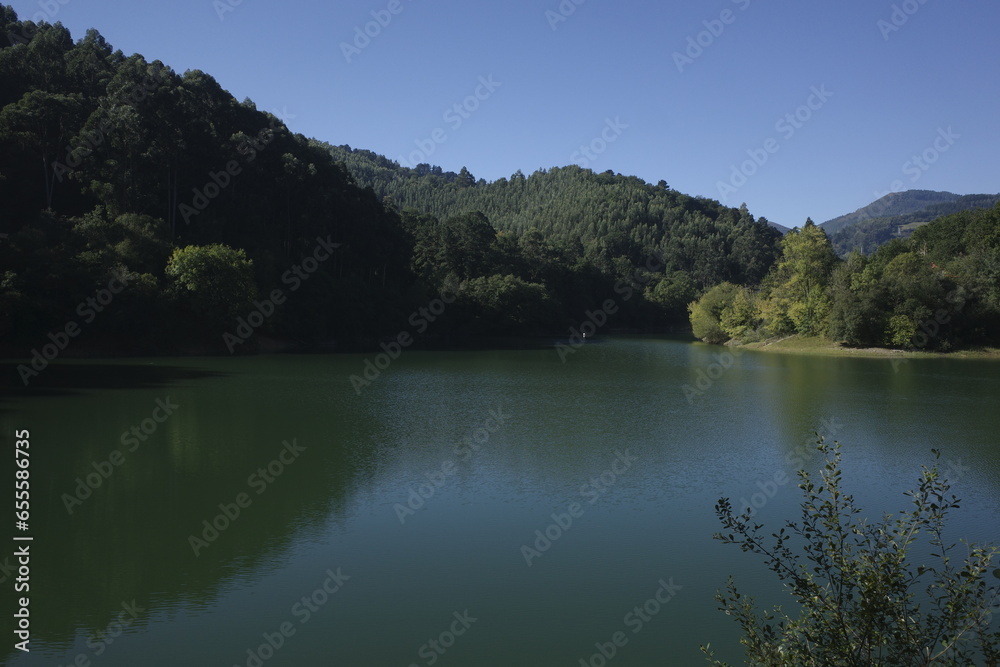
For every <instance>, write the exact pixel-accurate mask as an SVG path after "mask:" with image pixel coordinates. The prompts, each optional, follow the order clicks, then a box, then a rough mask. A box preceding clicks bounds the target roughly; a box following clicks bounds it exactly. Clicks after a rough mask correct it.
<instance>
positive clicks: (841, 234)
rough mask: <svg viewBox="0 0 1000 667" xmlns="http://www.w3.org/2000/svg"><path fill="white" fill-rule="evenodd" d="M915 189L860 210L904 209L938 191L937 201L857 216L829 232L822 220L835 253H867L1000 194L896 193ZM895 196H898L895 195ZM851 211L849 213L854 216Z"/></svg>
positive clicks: (999, 198)
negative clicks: (904, 211) (874, 215)
mask: <svg viewBox="0 0 1000 667" xmlns="http://www.w3.org/2000/svg"><path fill="white" fill-rule="evenodd" d="M911 193H917V194H918V196H915V197H908V198H902V199H901V200H896V201H894V200H888V197H890V196H891V195H887V196H886V197H883V198H882V199H880V200H878V201H877V202H875V203H873V204H871V205H869V206H866V207H865V208H863V209H859V211H867V212H868V213H872V212H875V211H879V210H883V209H884V210H897V211H900V210H905V209H906V208H907V207H909V206H910V205H916V204H918V203H919V202H921V201H927V200H928V199H929V197H928V195H932V196H933V195H941V196H943V197H942V199H940V200H939V201H937V202H935V203H932V204H929V205H927V206H924V207H923V208H920V209H917V210H913V211H910V212H906V213H896V214H891V213H883V214H882V215H880V216H877V217H869V218H860V219H856V220H855V221H854V222H849V223H848V224H846V225H844V226H841V227H840V229H839V230H838V231H835V232H833V233H830V230H829V229H828V227H827V225H829V223H824V229H826V231H827V233H828V234H830V241H831V243H832V244H833V248H834V250H835V251H836V252H837V254H838V255H840V256H842V257H846V256H847V255H849V254H850V253H851V252H853V251H854V250H858V251H860V252H861V253H863V254H866V255H870V254H871V253H873V252H875V250H877V249H878V247H879V246H881V245H882V244H884V243H888V242H889V241H891V240H892V239H895V238H908V237H909V236H910V235H911V234H912V233H913V232H914V230H915V229H917V228H918V227H920V226H921V225H925V224H927V223H928V222H932V221H933V220H936V219H937V218H940V217H941V216H944V215H951V214H953V213H958V212H960V211H967V210H970V209H977V208H991V207H993V206H994V205H995V204H996V203H997V202H998V201H1000V195H962V196H959V195H953V194H952V193H950V192H927V191H926V190H923V191H921V190H911V191H910V192H900V193H898V194H899V195H907V194H911ZM897 199H898V198H897ZM887 200H888V201H887ZM856 213H858V212H857V211H856V212H855V213H852V214H851V216H855V214H856ZM848 217H850V216H841V217H840V218H835V219H834V220H833V221H831V222H834V221H837V220H843V219H844V218H848Z"/></svg>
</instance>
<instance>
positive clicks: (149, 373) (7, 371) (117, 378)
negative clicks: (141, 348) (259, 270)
mask: <svg viewBox="0 0 1000 667" xmlns="http://www.w3.org/2000/svg"><path fill="white" fill-rule="evenodd" d="M18 366H19V364H18V363H14V362H2V363H0V411H3V407H2V406H3V405H4V404H6V403H9V402H10V401H11V400H13V399H17V398H21V397H24V398H39V397H45V396H71V395H74V394H79V393H82V392H85V391H92V390H95V389H148V388H152V387H163V386H166V385H170V384H173V383H175V382H180V381H184V380H202V379H206V378H213V377H222V376H224V375H226V374H225V373H219V372H216V371H207V370H202V369H197V368H188V367H183V366H161V365H156V364H152V363H145V364H108V363H86V362H84V363H74V362H69V363H59V364H49V366H48V367H47V368H46V369H45V370H43V371H41V372H39V373H38V375H35V376H31V377H30V378H29V379H28V386H25V385H24V382H23V381H22V380H21V375H20V373H19V371H18Z"/></svg>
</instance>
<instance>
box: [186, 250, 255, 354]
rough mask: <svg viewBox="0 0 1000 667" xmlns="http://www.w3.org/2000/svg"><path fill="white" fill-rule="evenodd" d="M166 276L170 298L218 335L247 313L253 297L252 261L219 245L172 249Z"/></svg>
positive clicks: (239, 251)
mask: <svg viewBox="0 0 1000 667" xmlns="http://www.w3.org/2000/svg"><path fill="white" fill-rule="evenodd" d="M166 274H167V276H168V277H169V278H170V279H171V281H172V284H171V287H172V290H173V293H174V295H175V296H176V297H177V298H178V299H180V301H181V302H182V303H183V304H186V305H187V306H188V307H189V308H190V310H191V311H192V312H193V314H195V315H196V316H198V317H200V318H201V319H202V321H203V322H204V324H205V325H206V326H207V328H209V329H210V330H211V331H212V332H213V333H214V332H217V333H219V335H221V334H222V330H223V329H225V328H226V327H227V326H230V325H231V324H233V323H234V320H235V319H236V318H237V317H238V316H239V315H241V314H245V313H246V311H247V310H249V308H250V306H251V303H252V301H253V298H254V297H255V296H256V294H257V290H256V286H255V284H254V277H253V262H251V261H250V260H249V259H247V256H246V253H245V252H244V251H243V250H234V249H233V248H230V247H229V246H226V245H222V244H221V243H213V244H212V245H208V246H187V247H185V248H178V249H176V250H174V252H173V254H172V255H171V256H170V261H169V262H167V268H166Z"/></svg>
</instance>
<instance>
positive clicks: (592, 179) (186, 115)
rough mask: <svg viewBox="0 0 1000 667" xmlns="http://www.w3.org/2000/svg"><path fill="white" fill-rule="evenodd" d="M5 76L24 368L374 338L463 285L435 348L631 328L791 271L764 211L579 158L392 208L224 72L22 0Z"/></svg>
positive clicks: (10, 227)
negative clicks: (235, 89)
mask: <svg viewBox="0 0 1000 667" xmlns="http://www.w3.org/2000/svg"><path fill="white" fill-rule="evenodd" d="M0 84H2V85H0V201H2V203H3V217H2V231H0V234H2V235H0V267H2V268H0V271H2V275H0V340H3V341H4V343H5V347H6V348H7V351H8V353H13V354H17V355H18V356H21V355H24V354H25V353H27V352H28V351H29V350H43V351H44V350H46V349H47V350H49V351H52V350H55V349H56V348H54V347H52V346H53V345H55V346H56V347H58V348H59V349H62V347H64V346H63V345H61V343H63V342H65V341H66V340H67V338H70V339H75V338H76V337H77V336H80V337H81V339H83V338H86V339H88V344H87V345H88V347H89V348H95V347H96V348H99V349H100V350H102V351H105V350H106V351H108V352H111V351H114V352H125V353H138V352H176V351H184V350H199V351H201V350H205V349H206V348H208V349H216V350H219V351H225V350H226V349H229V350H232V351H249V350H253V349H256V348H257V346H258V345H259V344H260V343H261V341H263V340H266V339H272V338H273V339H279V340H281V341H284V342H293V343H299V344H302V345H304V346H311V345H315V344H318V343H326V342H329V341H336V343H337V344H343V345H354V344H362V345H373V344H376V343H377V341H378V340H380V339H381V338H382V337H384V336H393V335H395V334H396V333H397V332H399V331H400V330H401V329H403V328H405V327H407V322H408V316H409V315H410V314H411V313H413V312H415V311H416V310H417V309H419V308H420V307H421V306H425V305H426V304H428V303H431V302H432V301H433V300H434V299H435V298H436V297H437V296H438V295H440V294H441V293H442V291H445V290H446V291H447V293H448V294H449V295H451V296H454V300H452V301H451V303H450V305H449V306H448V308H447V311H446V312H445V313H443V314H442V315H441V316H440V317H437V318H436V320H435V322H434V324H433V330H432V331H430V332H429V333H428V336H437V337H441V338H445V339H449V338H451V339H454V338H456V337H457V336H460V335H464V334H474V333H489V334H504V335H506V334H531V333H541V332H546V333H555V332H562V333H565V331H566V328H567V327H569V326H571V325H573V324H578V323H579V322H580V321H581V319H582V317H583V315H584V313H585V312H586V311H587V310H588V309H592V308H595V307H597V306H598V305H599V304H601V303H603V301H604V300H605V299H607V298H612V297H615V298H619V299H620V300H621V301H622V302H623V303H622V308H621V310H620V313H619V314H617V315H616V316H615V321H614V324H613V326H615V327H644V328H648V327H661V326H668V325H670V324H671V323H674V324H686V304H687V303H688V302H689V301H690V300H691V299H693V298H695V297H696V296H697V295H698V293H700V292H701V291H702V290H703V289H705V288H707V287H708V286H710V285H712V284H714V283H717V282H719V281H720V280H733V281H740V282H748V283H753V282H756V281H759V280H760V279H761V278H762V277H763V276H764V275H766V274H767V272H768V270H769V269H770V267H771V265H772V264H773V263H774V261H775V259H776V258H777V256H778V242H779V240H780V234H779V233H778V232H776V231H775V230H773V229H772V228H771V227H769V226H768V225H767V224H766V222H765V221H763V220H755V219H754V217H753V216H752V215H750V213H749V212H748V211H747V210H746V208H745V207H744V208H742V209H740V210H737V209H728V208H725V207H723V206H721V205H720V204H718V203H717V202H713V201H710V200H704V199H697V198H691V197H686V196H684V195H682V194H680V193H676V192H674V191H673V190H671V189H669V188H668V187H667V186H666V184H665V183H661V184H659V185H657V186H653V185H649V184H646V183H644V182H643V181H641V180H640V179H635V178H626V177H622V176H615V175H612V174H593V173H592V172H589V171H585V170H580V169H578V168H575V167H570V168H566V169H556V170H552V171H550V172H539V173H537V174H534V175H532V176H531V177H523V176H519V175H515V177H514V178H512V179H510V180H509V181H508V180H506V179H503V180H502V182H498V183H494V184H487V183H485V182H484V181H476V180H475V179H473V178H472V177H471V175H469V174H468V173H467V172H464V173H463V174H454V175H451V176H449V175H446V174H444V173H443V172H441V170H440V169H435V168H431V167H427V168H426V169H425V170H424V171H425V172H426V173H416V172H415V173H414V174H412V178H409V179H404V180H407V181H409V182H410V184H409V185H408V186H405V187H403V188H401V189H399V190H398V191H394V192H395V194H392V195H386V194H385V193H383V192H379V194H376V188H375V187H374V186H372V185H371V184H369V183H365V184H363V185H362V186H359V185H358V183H357V182H356V180H355V176H354V175H352V174H351V173H350V172H349V171H348V170H347V169H346V168H345V167H344V166H343V164H340V163H338V161H337V160H336V159H335V158H334V157H333V156H332V155H331V152H330V147H329V146H327V145H325V144H322V143H320V142H317V141H315V140H310V139H307V138H306V137H304V136H302V135H300V134H295V133H293V132H291V131H289V129H288V128H287V127H286V125H285V124H284V123H283V122H282V120H281V119H280V118H278V117H276V116H275V115H273V114H270V113H267V112H266V111H261V110H258V109H257V108H256V107H255V106H254V104H253V103H252V102H250V101H249V100H244V101H243V102H238V101H237V100H235V99H234V98H233V97H232V96H231V95H230V94H229V93H228V92H227V91H225V90H224V89H223V88H222V87H221V86H220V85H219V84H218V83H217V82H216V81H215V80H214V79H212V77H210V76H209V75H207V74H205V73H204V72H201V71H198V70H193V71H188V72H185V73H183V74H178V73H176V72H174V71H173V70H171V69H170V68H169V67H168V66H166V65H164V64H163V63H161V62H159V61H154V62H147V61H146V60H145V59H144V58H143V57H142V56H140V55H133V56H125V55H123V54H122V53H121V52H120V51H115V50H114V49H113V48H112V47H111V45H109V44H108V43H107V42H106V41H105V40H104V38H103V37H101V35H100V34H99V33H97V32H96V31H94V30H90V31H88V32H87V34H86V36H84V37H83V38H82V39H80V40H79V41H76V42H74V41H73V40H72V38H71V36H70V34H69V32H68V31H67V30H66V29H65V28H64V27H63V26H62V25H60V24H55V25H49V24H46V23H40V24H35V23H33V22H31V21H20V20H19V19H18V17H17V15H16V14H15V12H14V11H13V9H12V8H10V7H8V6H3V5H0ZM382 161H383V162H384V163H385V166H386V168H387V169H389V168H391V169H392V170H398V166H397V165H394V163H389V162H388V161H385V160H384V159H382ZM417 171H418V172H419V170H417ZM452 176H453V177H452ZM407 188H409V189H410V190H412V192H411V193H410V194H407V192H408V190H407ZM626 292H627V293H628V296H629V298H628V299H627V300H626V299H625V298H624V296H623V295H624V294H625V293H626ZM633 297H634V298H633ZM626 301H627V303H625V302H626ZM224 336H228V338H227V337H224ZM50 341H51V343H50ZM46 346H48V347H47V348H46ZM45 356H46V357H48V356H49V355H48V353H46V354H45Z"/></svg>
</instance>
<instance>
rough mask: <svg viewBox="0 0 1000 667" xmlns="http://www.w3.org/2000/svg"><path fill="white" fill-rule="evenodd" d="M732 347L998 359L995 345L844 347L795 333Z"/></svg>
mask: <svg viewBox="0 0 1000 667" xmlns="http://www.w3.org/2000/svg"><path fill="white" fill-rule="evenodd" d="M727 345H731V347H736V348H740V349H743V350H755V351H758V352H770V353H774V354H807V355H812V356H818V357H859V358H867V359H995V360H1000V349H998V348H991V347H985V348H970V349H962V350H954V351H952V352H937V351H929V350H894V349H890V348H887V347H844V346H843V345H841V344H840V343H836V342H834V341H831V340H827V339H825V338H820V337H818V336H801V335H799V334H794V335H792V336H785V337H782V338H772V339H768V340H765V341H758V342H755V343H746V344H742V343H737V344H730V343H727Z"/></svg>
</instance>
